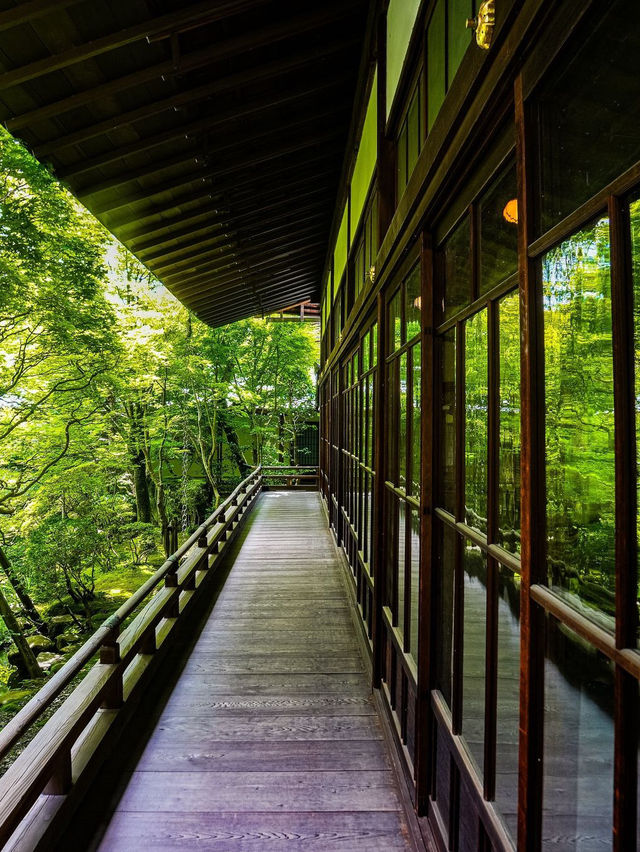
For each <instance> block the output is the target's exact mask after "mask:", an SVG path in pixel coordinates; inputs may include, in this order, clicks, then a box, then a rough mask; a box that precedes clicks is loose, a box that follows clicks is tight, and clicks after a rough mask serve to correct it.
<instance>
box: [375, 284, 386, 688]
mask: <svg viewBox="0 0 640 852" xmlns="http://www.w3.org/2000/svg"><path fill="white" fill-rule="evenodd" d="M386 324H387V323H386V312H385V307H384V295H383V293H378V352H377V358H376V363H377V365H378V366H377V369H376V384H375V392H374V393H375V396H374V404H375V413H374V428H375V435H374V441H375V449H374V459H373V465H374V469H375V472H376V480H375V483H376V485H375V503H374V510H375V514H374V520H373V524H374V526H373V536H372V538H373V551H374V552H373V554H372V556H373V576H374V585H373V636H372V640H373V686H374V688H379V687H380V682H381V680H382V674H383V671H384V642H383V637H384V627H383V621H382V602H383V598H384V590H385V587H386V578H385V572H386V561H385V546H386V545H385V541H386V535H385V534H386V529H385V527H386V523H387V518H386V517H385V511H384V505H385V501H384V491H385V487H384V479H385V470H384V465H385V452H384V448H385V441H384V437H385V419H386V418H385V413H386V398H385V379H386V377H385V352H386V351H387V349H386V339H387V329H386Z"/></svg>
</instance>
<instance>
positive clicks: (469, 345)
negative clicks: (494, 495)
mask: <svg viewBox="0 0 640 852" xmlns="http://www.w3.org/2000/svg"><path fill="white" fill-rule="evenodd" d="M487 334H488V331H487V310H486V308H485V309H484V310H483V311H480V312H479V313H477V314H475V315H474V316H473V317H471V319H470V320H468V321H467V323H466V325H465V345H464V350H465V362H464V370H465V433H464V434H465V438H464V445H465V446H464V468H465V521H466V523H467V524H469V526H470V527H473V528H474V529H477V530H479V531H480V532H482V533H484V534H485V535H486V533H487V455H488V451H489V447H488V426H487V417H488V411H489V407H488V405H489V391H488V385H489V372H488V371H489V356H488V339H487Z"/></svg>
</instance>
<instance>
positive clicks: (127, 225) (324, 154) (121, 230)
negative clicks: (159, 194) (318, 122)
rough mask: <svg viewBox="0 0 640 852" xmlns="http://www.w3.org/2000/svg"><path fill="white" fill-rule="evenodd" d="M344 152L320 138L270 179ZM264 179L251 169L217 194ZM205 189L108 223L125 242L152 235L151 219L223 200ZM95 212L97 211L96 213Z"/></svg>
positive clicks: (274, 168) (219, 185) (275, 169)
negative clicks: (190, 206) (187, 206)
mask: <svg viewBox="0 0 640 852" xmlns="http://www.w3.org/2000/svg"><path fill="white" fill-rule="evenodd" d="M342 153H343V149H342V145H341V144H340V140H339V138H338V137H336V139H334V141H333V143H331V144H329V143H327V142H323V141H322V138H321V137H319V138H318V144H317V145H309V146H306V147H305V148H304V149H301V151H298V152H295V153H294V154H293V155H292V156H287V158H286V160H285V164H284V165H282V166H276V165H274V164H273V163H272V164H271V165H270V166H269V172H268V176H269V179H270V180H275V179H276V178H277V176H282V175H287V174H289V173H294V174H295V175H297V176H298V177H299V176H300V175H301V174H303V173H304V170H305V169H310V168H311V167H312V165H313V164H314V163H316V164H318V163H323V164H324V163H326V162H327V161H328V160H334V159H335V158H336V157H338V156H340V155H341V154H342ZM331 174H335V172H331ZM261 177H262V181H263V185H264V182H265V181H266V176H265V175H264V174H262V173H260V172H258V171H257V170H255V169H253V170H248V171H247V174H246V175H245V176H244V177H243V176H242V174H239V175H238V174H236V175H234V177H233V178H229V179H228V180H226V181H218V182H216V192H218V191H219V192H224V191H226V190H229V191H231V190H236V189H238V188H239V187H246V186H253V185H254V184H255V183H256V182H260V178H261ZM191 183H192V182H190V183H189V184H187V186H190V184H191ZM201 186H202V188H201V189H199V190H198V189H190V190H189V191H188V192H185V193H183V194H182V195H181V196H179V197H175V196H174V197H173V198H171V199H169V200H167V201H165V202H161V201H157V202H156V203H155V206H154V207H153V208H152V209H151V210H148V211H141V210H135V211H134V210H131V211H130V212H128V213H125V214H121V215H120V216H119V217H118V218H117V219H114V218H113V217H112V216H111V215H108V216H107V217H106V218H107V221H106V223H105V224H106V225H107V227H108V228H110V229H111V230H113V231H116V232H118V234H122V236H121V237H120V238H121V239H132V238H137V237H144V236H146V235H147V234H148V233H149V231H148V225H149V220H151V224H152V225H153V226H154V227H156V226H159V223H158V222H155V221H154V220H155V219H156V217H157V216H161V215H163V214H165V213H167V212H169V211H174V210H178V211H179V208H180V207H182V206H183V205H186V204H192V203H193V202H195V201H199V200H203V201H205V202H206V204H207V205H210V204H211V203H212V202H213V201H214V200H218V201H219V200H220V199H221V198H222V196H221V195H219V194H216V195H213V188H212V187H210V186H208V185H207V186H206V187H205V186H204V182H202V184H201ZM178 188H181V187H178ZM143 200H144V199H143ZM95 212H96V211H95V208H94V213H95ZM177 215H178V217H179V218H181V217H182V213H181V212H178V214H177Z"/></svg>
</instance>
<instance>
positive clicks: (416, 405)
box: [411, 343, 422, 498]
mask: <svg viewBox="0 0 640 852" xmlns="http://www.w3.org/2000/svg"><path fill="white" fill-rule="evenodd" d="M411 362H412V371H411V375H412V381H413V388H412V405H413V420H412V427H411V493H412V494H413V495H414V496H415V497H418V498H419V497H420V464H421V453H420V448H421V446H422V442H421V434H420V425H421V424H420V419H421V418H420V413H421V411H422V384H421V381H420V379H421V366H420V343H416V345H415V346H414V347H413V348H412V350H411Z"/></svg>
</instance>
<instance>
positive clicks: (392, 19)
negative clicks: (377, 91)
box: [387, 0, 420, 115]
mask: <svg viewBox="0 0 640 852" xmlns="http://www.w3.org/2000/svg"><path fill="white" fill-rule="evenodd" d="M419 7H420V0H391V2H390V3H389V9H388V10H387V115H389V111H390V109H391V105H392V103H393V99H394V97H395V94H396V89H397V88H398V83H399V81H400V74H401V73H402V65H403V63H404V58H405V56H406V53H407V48H408V47H409V41H410V39H411V32H412V30H413V25H414V24H415V22H416V15H417V14H418V8H419Z"/></svg>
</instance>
